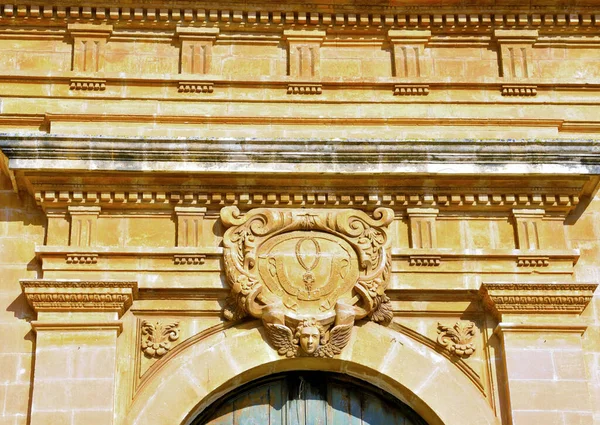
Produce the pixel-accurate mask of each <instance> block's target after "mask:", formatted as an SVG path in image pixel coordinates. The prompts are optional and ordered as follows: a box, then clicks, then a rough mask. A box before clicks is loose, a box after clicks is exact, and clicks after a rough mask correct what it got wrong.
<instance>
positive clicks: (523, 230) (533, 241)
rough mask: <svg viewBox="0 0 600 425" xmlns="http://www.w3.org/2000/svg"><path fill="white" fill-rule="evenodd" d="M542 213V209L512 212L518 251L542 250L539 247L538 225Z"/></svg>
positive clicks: (515, 210) (542, 215)
mask: <svg viewBox="0 0 600 425" xmlns="http://www.w3.org/2000/svg"><path fill="white" fill-rule="evenodd" d="M544 213H545V211H544V210H542V209H514V210H512V216H513V220H514V221H513V222H514V226H515V229H516V238H517V240H516V245H517V248H518V249H527V250H536V249H541V248H542V247H541V246H540V236H539V235H540V229H539V225H540V222H541V221H542V219H543V217H544Z"/></svg>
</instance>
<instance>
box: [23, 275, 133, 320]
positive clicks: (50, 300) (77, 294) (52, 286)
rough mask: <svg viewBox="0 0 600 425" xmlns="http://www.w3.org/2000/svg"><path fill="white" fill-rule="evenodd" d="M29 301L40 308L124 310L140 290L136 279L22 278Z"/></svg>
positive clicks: (37, 310) (46, 309) (40, 309)
mask: <svg viewBox="0 0 600 425" xmlns="http://www.w3.org/2000/svg"><path fill="white" fill-rule="evenodd" d="M21 288H22V289H23V293H24V294H25V297H26V298H27V302H28V303H29V305H30V306H31V307H32V308H33V309H34V310H35V311H36V312H41V311H52V312H60V311H63V312H69V311H104V312H117V313H119V314H123V313H124V312H125V311H126V310H127V309H128V308H129V307H130V306H131V304H132V302H133V299H134V297H135V296H136V294H137V283H136V282H116V281H77V280H21Z"/></svg>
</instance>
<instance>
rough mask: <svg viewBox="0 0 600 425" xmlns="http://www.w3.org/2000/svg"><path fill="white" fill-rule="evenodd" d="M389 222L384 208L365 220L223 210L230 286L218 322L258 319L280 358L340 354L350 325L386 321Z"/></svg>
mask: <svg viewBox="0 0 600 425" xmlns="http://www.w3.org/2000/svg"><path fill="white" fill-rule="evenodd" d="M393 217H394V214H393V211H392V210H390V209H388V208H379V209H376V210H375V211H374V212H373V216H372V217H370V216H369V215H367V214H366V213H364V212H362V211H358V210H348V209H344V210H333V211H332V210H316V209H315V210H310V209H307V210H287V209H268V208H260V209H254V210H251V211H249V212H247V213H246V214H244V215H242V214H241V213H240V211H239V210H238V208H237V207H233V206H232V207H225V208H223V209H222V210H221V220H222V222H223V224H224V225H225V226H226V227H228V229H227V231H226V232H225V236H224V240H223V245H224V247H225V251H224V256H225V270H226V274H227V280H228V282H229V284H230V286H231V295H230V298H229V303H228V306H227V308H226V310H225V317H226V318H227V319H229V320H236V319H240V318H242V317H245V316H247V315H251V316H253V317H256V318H260V319H262V321H263V324H264V326H265V329H266V332H267V336H268V338H269V340H270V341H271V343H272V344H273V346H274V347H275V348H276V349H277V350H278V352H279V354H281V355H286V356H288V357H295V356H300V355H303V356H320V357H333V356H334V355H336V354H339V353H340V352H341V350H342V349H343V348H344V347H345V346H346V344H347V343H348V341H349V339H350V333H351V330H352V327H353V325H354V321H355V320H357V319H362V318H364V317H368V318H369V319H371V320H373V321H375V322H379V323H383V324H387V323H389V322H390V321H391V320H392V310H391V305H390V300H389V298H388V297H387V296H386V295H385V289H386V287H387V284H388V279H389V275H390V265H391V255H390V244H389V237H388V233H387V231H388V229H387V227H388V225H389V224H390V223H391V221H392V219H393Z"/></svg>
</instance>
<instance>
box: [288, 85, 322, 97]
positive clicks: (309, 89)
mask: <svg viewBox="0 0 600 425" xmlns="http://www.w3.org/2000/svg"><path fill="white" fill-rule="evenodd" d="M321 93H323V85H322V84H311V83H290V84H288V88H287V94H321Z"/></svg>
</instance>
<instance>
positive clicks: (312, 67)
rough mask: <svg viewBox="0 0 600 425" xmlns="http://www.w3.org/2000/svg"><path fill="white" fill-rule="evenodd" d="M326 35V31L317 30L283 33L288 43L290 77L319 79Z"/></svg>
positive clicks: (287, 31) (285, 31)
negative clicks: (322, 44) (322, 46)
mask: <svg viewBox="0 0 600 425" xmlns="http://www.w3.org/2000/svg"><path fill="white" fill-rule="evenodd" d="M326 35H327V33H326V32H325V31H316V30H284V31H283V38H284V40H286V41H287V43H288V75H289V76H290V77H292V78H298V79H302V78H318V77H319V74H320V65H321V54H320V50H321V43H322V42H323V40H324V39H325V36H326ZM288 92H289V89H288ZM313 94H320V93H313Z"/></svg>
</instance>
